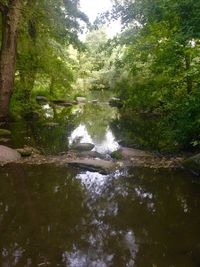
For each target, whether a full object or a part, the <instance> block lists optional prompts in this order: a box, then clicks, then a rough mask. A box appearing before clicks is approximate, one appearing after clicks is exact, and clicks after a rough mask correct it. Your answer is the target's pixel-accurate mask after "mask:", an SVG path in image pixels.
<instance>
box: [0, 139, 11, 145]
mask: <svg viewBox="0 0 200 267" xmlns="http://www.w3.org/2000/svg"><path fill="white" fill-rule="evenodd" d="M9 142H10V139H9V138H0V143H4V144H5V143H9Z"/></svg>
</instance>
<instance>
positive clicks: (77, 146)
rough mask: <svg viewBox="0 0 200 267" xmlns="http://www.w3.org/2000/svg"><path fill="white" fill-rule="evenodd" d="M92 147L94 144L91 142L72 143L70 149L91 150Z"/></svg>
mask: <svg viewBox="0 0 200 267" xmlns="http://www.w3.org/2000/svg"><path fill="white" fill-rule="evenodd" d="M94 147H95V145H94V144H91V143H78V144H73V145H72V146H71V149H72V150H77V151H91V150H92V149H93V148H94Z"/></svg>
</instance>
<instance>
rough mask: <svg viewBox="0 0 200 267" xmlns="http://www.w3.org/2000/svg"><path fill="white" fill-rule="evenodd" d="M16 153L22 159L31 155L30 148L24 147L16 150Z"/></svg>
mask: <svg viewBox="0 0 200 267" xmlns="http://www.w3.org/2000/svg"><path fill="white" fill-rule="evenodd" d="M16 150H17V152H19V154H20V155H21V156H22V157H29V156H31V155H32V152H33V151H32V148H31V147H26V148H18V149H16Z"/></svg>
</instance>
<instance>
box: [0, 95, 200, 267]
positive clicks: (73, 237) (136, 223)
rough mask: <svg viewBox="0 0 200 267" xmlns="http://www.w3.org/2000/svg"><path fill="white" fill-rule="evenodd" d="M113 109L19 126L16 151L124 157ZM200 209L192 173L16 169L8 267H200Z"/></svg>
mask: <svg viewBox="0 0 200 267" xmlns="http://www.w3.org/2000/svg"><path fill="white" fill-rule="evenodd" d="M106 102H107V98H105V99H100V100H99V99H98V103H95V104H94V103H89V104H87V105H79V106H75V107H70V108H64V109H63V108H59V109H57V111H56V114H55V111H53V110H51V109H50V108H49V106H46V107H45V108H46V111H45V112H44V118H43V120H42V121H39V122H34V123H28V124H27V123H24V124H22V123H21V124H13V125H12V133H13V136H12V145H13V146H15V147H18V146H21V145H23V144H29V145H33V146H35V147H41V148H42V149H43V151H44V152H45V153H46V154H52V153H54V154H57V153H60V152H63V151H66V150H67V149H68V148H69V147H70V145H71V144H72V143H73V141H74V140H76V138H79V139H80V140H81V142H91V143H93V144H94V145H95V148H94V150H96V151H97V152H99V153H102V154H108V153H110V152H112V151H115V150H116V149H117V148H118V147H119V143H118V141H119V140H118V138H116V135H115V132H114V131H113V127H112V122H113V121H114V120H116V119H117V118H118V116H119V114H118V112H117V109H115V108H111V107H109V105H108V104H107V103H106ZM47 121H56V122H58V123H59V126H58V127H54V128H51V127H45V126H44V125H45V123H47ZM199 210H200V180H199V178H198V177H196V176H193V175H192V174H189V173H187V172H186V171H184V170H174V171H170V170H159V171H158V170H157V171H155V170H153V169H147V168H132V169H128V170H124V171H122V172H119V171H116V172H115V173H112V174H110V175H101V174H99V173H95V172H93V173H91V172H88V171H79V170H76V169H72V168H68V167H55V166H48V165H46V166H43V165H41V166H19V165H17V166H16V165H14V164H11V165H9V166H6V167H3V168H1V169H0V251H1V254H0V266H2V267H14V266H16V267H36V266H45V267H46V266H51V267H55V266H62V267H107V266H113V267H125V266H128V267H199V266H200V216H199Z"/></svg>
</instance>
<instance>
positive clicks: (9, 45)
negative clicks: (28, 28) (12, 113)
mask: <svg viewBox="0 0 200 267" xmlns="http://www.w3.org/2000/svg"><path fill="white" fill-rule="evenodd" d="M22 3H23V0H9V1H8V5H7V6H5V5H3V4H1V3H0V11H1V13H2V45H1V54H0V118H6V117H8V111H9V103H10V98H11V95H12V91H13V88H14V79H15V70H16V54H17V36H18V29H19V22H20V17H21V10H22Z"/></svg>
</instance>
